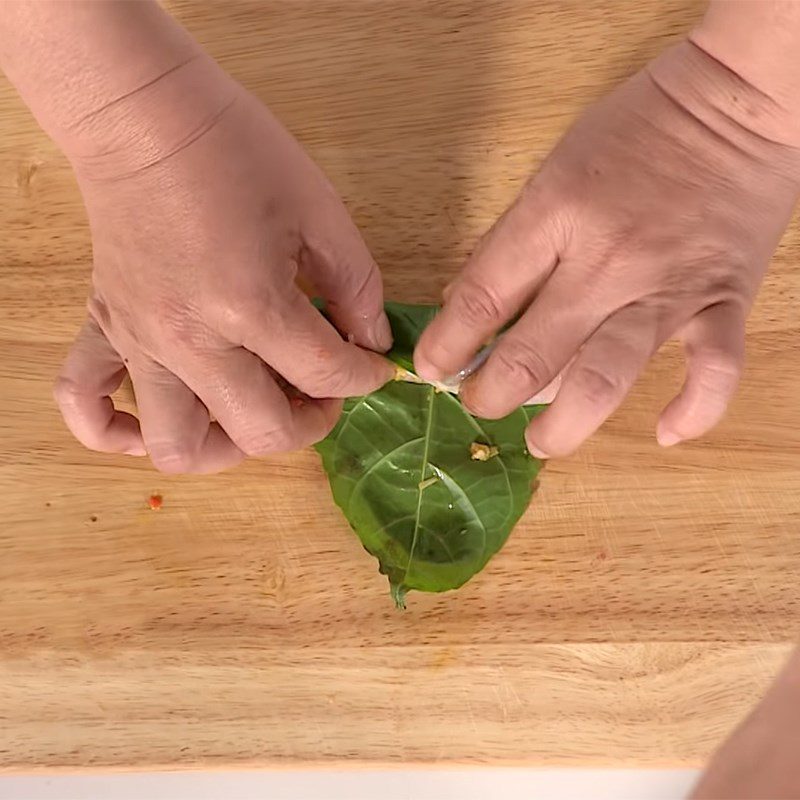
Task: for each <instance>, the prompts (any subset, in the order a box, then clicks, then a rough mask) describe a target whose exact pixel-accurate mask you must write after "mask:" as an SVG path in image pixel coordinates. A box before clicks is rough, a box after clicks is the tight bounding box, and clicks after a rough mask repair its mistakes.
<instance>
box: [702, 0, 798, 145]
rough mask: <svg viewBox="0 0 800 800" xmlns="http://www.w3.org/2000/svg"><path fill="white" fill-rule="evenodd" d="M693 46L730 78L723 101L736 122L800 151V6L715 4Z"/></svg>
mask: <svg viewBox="0 0 800 800" xmlns="http://www.w3.org/2000/svg"><path fill="white" fill-rule="evenodd" d="M689 40H690V41H691V42H692V43H693V44H694V45H695V46H696V47H697V48H699V49H700V50H702V51H703V52H704V53H705V54H707V55H708V56H709V57H710V58H712V59H714V60H715V61H717V62H718V63H719V64H720V65H721V66H722V67H724V68H726V69H727V70H728V71H729V72H730V76H729V80H728V83H729V84H731V87H732V88H730V89H729V91H728V96H727V97H720V99H721V100H722V102H723V103H724V104H725V107H726V108H728V109H730V113H731V114H732V118H733V119H734V120H735V121H737V122H739V123H741V124H743V125H745V126H746V127H752V129H753V132H754V133H758V134H759V135H762V136H764V137H765V138H767V139H770V140H771V141H775V142H780V143H782V144H788V145H791V146H793V147H800V3H798V2H796V0H759V2H753V0H712V2H711V3H710V5H709V8H708V11H707V13H706V15H705V17H704V18H703V20H702V21H701V22H700V23H699V24H698V25H697V27H696V28H695V29H694V30H693V31H692V32H691V33H690V34H689ZM734 83H738V86H736V87H733V86H732V85H733V84H734ZM737 90H738V91H740V92H741V96H739V94H738V93H737ZM718 93H719V95H723V93H724V90H720V91H719V92H718Z"/></svg>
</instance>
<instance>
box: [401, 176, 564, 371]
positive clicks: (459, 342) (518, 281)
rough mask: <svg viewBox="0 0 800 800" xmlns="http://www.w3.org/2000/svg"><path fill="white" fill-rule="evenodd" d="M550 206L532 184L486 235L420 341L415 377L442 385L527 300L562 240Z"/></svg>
mask: <svg viewBox="0 0 800 800" xmlns="http://www.w3.org/2000/svg"><path fill="white" fill-rule="evenodd" d="M552 208H553V203H552V200H551V199H550V198H548V197H547V196H546V195H545V193H544V191H543V190H542V189H540V188H539V184H538V183H537V182H534V183H533V184H531V185H530V186H529V187H528V188H527V189H526V191H525V192H523V194H522V195H521V196H520V197H519V198H518V199H517V201H516V202H515V203H514V204H513V205H512V206H511V207H510V208H509V209H508V211H506V213H505V214H504V215H503V216H502V217H501V218H500V220H498V222H497V223H496V224H495V226H494V227H493V228H492V229H491V230H490V231H489V232H488V234H487V235H486V236H485V237H484V239H483V240H482V241H481V243H480V244H479V246H478V248H477V250H476V251H475V253H474V254H473V255H472V256H471V257H470V259H469V260H468V261H467V263H466V265H465V267H464V270H463V272H462V273H461V275H460V276H459V278H458V279H457V280H456V281H455V282H454V283H453V284H451V285H450V286H449V287H448V290H447V293H446V299H445V303H444V307H443V309H442V311H441V312H440V313H439V314H438V316H437V317H436V318H435V319H434V320H433V322H432V323H431V324H430V325H429V326H428V328H427V329H426V330H425V332H424V333H423V334H422V336H421V337H420V340H419V344H418V345H417V348H416V351H415V353H414V365H415V367H416V370H417V372H418V374H419V375H421V376H422V377H424V378H425V379H426V380H436V381H446V380H447V379H448V378H450V377H451V376H453V375H455V374H456V373H457V372H458V371H459V370H461V369H462V368H463V367H464V366H465V365H466V364H467V362H468V361H469V360H470V358H471V357H472V356H473V355H474V353H475V352H476V351H477V350H478V349H479V348H480V347H481V346H482V345H483V344H485V343H486V341H487V340H488V339H490V338H491V336H492V335H493V334H494V333H496V332H497V331H498V330H499V329H500V328H501V327H502V326H503V325H504V324H505V323H507V322H508V321H509V320H511V319H512V318H513V317H514V315H515V314H516V313H517V312H518V311H519V310H520V309H521V308H522V307H523V306H524V305H525V304H526V303H527V302H529V301H530V299H531V298H532V297H533V295H534V293H535V292H536V290H537V289H538V288H539V287H540V286H541V285H542V284H543V282H544V281H545V280H546V278H547V277H548V275H549V274H550V273H551V272H552V270H553V268H554V266H555V264H556V261H557V259H558V254H559V252H560V250H561V249H562V248H563V245H564V242H565V238H566V237H565V235H564V233H563V230H562V226H561V225H560V223H559V222H558V220H557V217H556V216H555V215H554V213H553V211H552Z"/></svg>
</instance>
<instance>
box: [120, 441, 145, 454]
mask: <svg viewBox="0 0 800 800" xmlns="http://www.w3.org/2000/svg"><path fill="white" fill-rule="evenodd" d="M125 455H126V456H146V455H147V450H145V447H144V445H143V444H137V445H134V446H133V447H129V448H128V449H127V450H125Z"/></svg>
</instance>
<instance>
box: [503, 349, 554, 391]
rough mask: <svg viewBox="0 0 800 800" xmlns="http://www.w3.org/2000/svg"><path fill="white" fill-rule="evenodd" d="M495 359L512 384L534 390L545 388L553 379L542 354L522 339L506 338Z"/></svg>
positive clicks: (506, 378)
mask: <svg viewBox="0 0 800 800" xmlns="http://www.w3.org/2000/svg"><path fill="white" fill-rule="evenodd" d="M494 358H495V359H496V360H497V365H498V367H499V368H500V369H501V370H502V372H503V375H504V378H505V380H507V381H509V382H511V383H515V384H517V383H518V384H521V385H524V386H528V387H530V388H532V389H533V388H537V387H541V386H544V385H545V384H546V383H548V382H549V380H550V378H551V377H552V370H551V369H550V368H549V366H548V365H547V363H546V362H545V360H544V359H543V358H542V355H541V353H540V352H539V351H538V350H536V349H535V348H534V347H531V345H529V344H528V343H527V342H525V341H524V340H521V339H513V340H509V339H508V337H506V339H505V340H504V341H503V343H502V345H500V346H499V347H498V348H497V351H496V352H495V355H494Z"/></svg>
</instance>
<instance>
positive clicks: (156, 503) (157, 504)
mask: <svg viewBox="0 0 800 800" xmlns="http://www.w3.org/2000/svg"><path fill="white" fill-rule="evenodd" d="M147 505H148V507H149V508H150V509H151V510H152V511H158V510H160V508H161V506H163V505H164V498H163V497H162V496H161V495H160V494H151V495H150V497H148V498H147Z"/></svg>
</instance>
